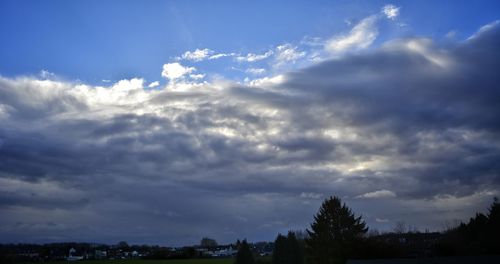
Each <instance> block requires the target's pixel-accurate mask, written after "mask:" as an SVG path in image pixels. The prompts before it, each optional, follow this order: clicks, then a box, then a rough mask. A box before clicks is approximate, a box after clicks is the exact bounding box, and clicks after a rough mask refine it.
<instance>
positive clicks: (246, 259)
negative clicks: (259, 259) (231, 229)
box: [234, 239, 255, 264]
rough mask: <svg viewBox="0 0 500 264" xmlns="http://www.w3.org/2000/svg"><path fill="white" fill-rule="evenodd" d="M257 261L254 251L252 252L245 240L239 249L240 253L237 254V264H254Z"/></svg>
mask: <svg viewBox="0 0 500 264" xmlns="http://www.w3.org/2000/svg"><path fill="white" fill-rule="evenodd" d="M254 262H255V259H254V257H253V253H252V250H250V246H249V245H248V243H247V240H246V239H244V240H243V241H242V242H241V243H240V246H239V248H238V253H236V259H235V262H234V263H235V264H254Z"/></svg>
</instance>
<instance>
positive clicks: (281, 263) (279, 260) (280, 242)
mask: <svg viewBox="0 0 500 264" xmlns="http://www.w3.org/2000/svg"><path fill="white" fill-rule="evenodd" d="M286 244H287V239H286V237H285V236H283V235H282V234H278V236H277V237H276V240H275V241H274V250H273V264H287V262H286V254H287V252H286V251H287V245H286Z"/></svg>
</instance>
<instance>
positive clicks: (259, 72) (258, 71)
mask: <svg viewBox="0 0 500 264" xmlns="http://www.w3.org/2000/svg"><path fill="white" fill-rule="evenodd" d="M245 72H246V73H250V74H253V75H262V74H264V73H266V69H262V68H248V69H246V70H245Z"/></svg>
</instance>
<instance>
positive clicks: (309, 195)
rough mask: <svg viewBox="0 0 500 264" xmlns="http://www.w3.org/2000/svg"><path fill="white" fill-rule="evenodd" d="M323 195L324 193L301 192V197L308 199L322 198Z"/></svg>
mask: <svg viewBox="0 0 500 264" xmlns="http://www.w3.org/2000/svg"><path fill="white" fill-rule="evenodd" d="M321 197H323V194H322V193H314V192H303V193H301V194H300V198H306V199H320V198H321Z"/></svg>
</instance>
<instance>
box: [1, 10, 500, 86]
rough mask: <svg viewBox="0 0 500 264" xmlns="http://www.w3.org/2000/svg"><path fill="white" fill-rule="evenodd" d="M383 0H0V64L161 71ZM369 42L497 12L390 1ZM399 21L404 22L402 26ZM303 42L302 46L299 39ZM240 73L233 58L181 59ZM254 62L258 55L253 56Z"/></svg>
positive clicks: (280, 40)
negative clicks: (389, 13)
mask: <svg viewBox="0 0 500 264" xmlns="http://www.w3.org/2000/svg"><path fill="white" fill-rule="evenodd" d="M386 4H388V2H387V1H272V2H269V1H251V2H248V1H44V2H41V1H2V2H1V3H0V12H1V16H0V32H2V35H3V36H4V37H3V38H2V44H1V45H2V49H1V50H0V74H2V75H4V76H16V75H30V74H32V75H33V74H38V73H39V72H40V71H41V70H46V71H49V72H52V73H55V74H57V75H60V76H61V77H64V78H67V79H71V80H82V81H83V82H87V83H93V84H98V83H99V82H100V81H101V80H113V81H117V80H121V79H126V78H133V77H142V78H145V79H146V80H148V81H156V80H159V81H162V79H161V76H160V73H161V67H162V65H163V64H165V63H168V62H171V61H172V60H173V58H175V57H176V56H180V55H181V54H183V53H184V52H186V51H193V50H195V49H205V48H208V49H211V50H214V51H215V52H220V53H241V54H245V53H265V52H266V51H268V50H269V49H272V48H273V47H276V46H278V45H282V44H284V43H291V44H292V45H299V44H300V42H301V41H303V40H304V38H305V37H311V38H313V37H319V38H322V39H328V38H330V37H332V36H335V35H337V34H341V33H345V32H348V31H349V30H350V28H352V25H353V24H355V23H356V22H358V21H360V20H362V19H363V18H365V17H368V16H370V15H373V14H376V13H378V12H380V9H381V8H382V7H383V6H384V5H386ZM390 4H393V5H395V6H397V7H400V14H399V16H398V17H397V19H396V20H395V21H384V25H381V28H380V29H379V30H380V35H379V36H378V38H377V40H376V42H375V43H374V44H375V45H376V44H379V43H382V42H384V41H385V40H387V39H391V38H395V37H407V36H426V37H432V38H434V39H436V40H438V41H442V40H443V39H444V38H445V35H446V34H447V33H449V32H455V38H457V39H465V38H467V37H468V36H469V35H471V34H472V33H473V32H475V30H477V28H478V27H479V26H481V25H484V24H487V23H490V22H491V21H494V20H496V19H497V18H498V10H499V8H500V7H499V5H500V4H499V3H498V1H473V2H471V1H418V2H415V1H402V2H400V1H393V2H391V3H390ZM398 25H404V26H403V27H401V26H398ZM301 48H307V47H301ZM186 64H190V65H197V66H198V68H200V70H202V71H203V72H207V73H217V74H222V75H224V76H226V77H227V78H232V77H238V78H242V77H243V76H241V74H240V73H239V72H238V71H235V70H229V69H230V68H231V67H237V68H242V69H244V68H245V67H249V66H248V65H238V64H234V63H232V61H230V60H229V61H228V60H224V61H223V62H215V63H214V62H211V63H186ZM261 66H262V65H261Z"/></svg>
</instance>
